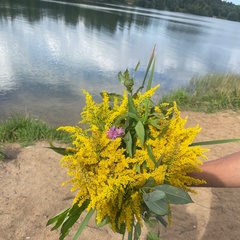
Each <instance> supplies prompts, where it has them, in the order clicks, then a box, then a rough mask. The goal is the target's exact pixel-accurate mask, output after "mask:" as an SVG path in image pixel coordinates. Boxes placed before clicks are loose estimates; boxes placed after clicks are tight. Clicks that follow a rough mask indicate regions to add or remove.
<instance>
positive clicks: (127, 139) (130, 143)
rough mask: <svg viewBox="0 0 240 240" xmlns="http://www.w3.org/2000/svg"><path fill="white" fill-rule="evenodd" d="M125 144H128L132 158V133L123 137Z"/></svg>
mask: <svg viewBox="0 0 240 240" xmlns="http://www.w3.org/2000/svg"><path fill="white" fill-rule="evenodd" d="M123 140H124V142H125V143H126V150H127V153H128V154H129V156H130V157H132V156H133V151H132V136H131V133H130V132H129V131H128V132H127V133H126V134H125V136H124V137H123Z"/></svg>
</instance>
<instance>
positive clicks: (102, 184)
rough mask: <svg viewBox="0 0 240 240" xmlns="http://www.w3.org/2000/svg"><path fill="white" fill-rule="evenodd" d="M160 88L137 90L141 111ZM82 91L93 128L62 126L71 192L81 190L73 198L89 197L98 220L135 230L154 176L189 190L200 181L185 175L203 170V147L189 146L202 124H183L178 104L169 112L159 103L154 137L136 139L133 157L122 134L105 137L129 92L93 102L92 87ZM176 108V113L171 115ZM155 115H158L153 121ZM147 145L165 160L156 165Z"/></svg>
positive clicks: (85, 112) (85, 119) (87, 119)
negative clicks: (145, 188)
mask: <svg viewBox="0 0 240 240" xmlns="http://www.w3.org/2000/svg"><path fill="white" fill-rule="evenodd" d="M156 89H157V87H155V88H153V89H151V90H149V91H148V92H147V93H145V94H138V97H137V98H136V100H134V101H135V102H134V104H135V107H136V109H137V111H138V112H139V115H141V114H142V113H143V112H144V104H143V103H144V101H145V100H150V98H151V96H152V95H153V94H154V91H155V90H156ZM84 93H85V94H86V106H85V107H84V109H83V111H82V114H81V116H82V121H81V122H80V123H84V124H88V125H89V127H86V129H83V128H80V127H60V128H59V129H61V130H65V131H67V132H69V133H70V134H71V135H72V138H73V147H72V148H69V152H70V154H69V155H66V156H64V157H63V158H62V160H61V163H62V166H63V167H66V168H68V174H69V176H71V180H70V181H68V182H71V183H72V184H73V185H72V191H76V190H77V191H78V192H77V194H76V197H75V200H74V202H79V205H81V204H82V203H83V202H84V201H85V200H87V199H89V200H90V204H89V206H88V210H90V209H95V210H96V213H97V215H96V219H97V222H98V223H100V222H101V221H102V220H103V219H104V218H106V217H107V218H108V219H109V222H110V223H111V225H112V229H113V230H114V231H116V230H117V229H119V228H120V227H121V225H122V224H125V225H126V227H127V230H128V231H131V224H132V221H133V219H135V218H136V219H137V221H138V222H139V223H140V224H141V214H142V209H141V204H142V202H143V200H142V193H141V188H142V187H143V186H144V184H145V183H146V181H147V179H149V178H150V177H152V178H154V180H155V183H156V184H157V185H159V184H163V183H170V184H171V185H174V186H177V187H181V188H183V189H187V190H189V189H188V188H187V186H189V185H192V184H199V183H202V182H201V181H200V180H196V179H193V178H191V177H189V176H188V175H187V173H189V172H192V171H197V170H199V168H198V165H199V164H201V161H200V160H199V158H200V157H204V155H203V152H204V149H202V148H201V147H191V146H190V145H191V143H192V142H193V140H194V138H195V136H196V135H197V134H198V133H199V131H200V129H199V127H198V126H196V127H195V128H187V129H186V128H185V123H186V119H181V117H180V113H179V111H178V109H177V106H176V104H175V105H174V106H173V107H172V108H169V110H168V112H167V114H165V115H164V114H163V113H162V112H161V108H160V107H156V108H155V112H156V114H157V115H158V119H159V122H158V127H157V126H153V125H151V123H150V122H149V123H148V127H149V129H150V133H149V134H150V136H151V137H149V138H148V140H147V141H146V144H144V146H142V145H141V144H140V142H139V141H137V142H136V151H135V153H134V155H133V157H129V156H128V154H127V152H126V149H125V148H124V147H123V146H124V145H123V144H122V138H119V137H118V138H116V139H114V140H112V139H109V138H108V136H107V131H108V130H109V128H110V127H112V125H113V123H114V122H115V121H116V119H118V118H119V117H120V116H123V115H124V114H126V113H127V112H128V97H127V93H126V92H125V93H124V95H123V99H121V101H119V99H117V98H116V97H115V98H114V102H113V103H110V101H109V97H108V94H107V93H103V101H102V102H101V103H95V102H94V101H93V99H92V96H91V95H90V94H89V93H88V92H86V91H84ZM172 113H173V114H174V117H172V118H171V117H170V115H171V114H172ZM154 118H156V116H153V119H152V120H154ZM148 146H149V147H151V149H152V153H153V156H154V158H155V159H156V160H157V161H158V160H159V161H161V164H159V166H157V167H156V165H155V164H154V162H153V161H152V159H151V158H150V157H149V153H148V151H147V147H148Z"/></svg>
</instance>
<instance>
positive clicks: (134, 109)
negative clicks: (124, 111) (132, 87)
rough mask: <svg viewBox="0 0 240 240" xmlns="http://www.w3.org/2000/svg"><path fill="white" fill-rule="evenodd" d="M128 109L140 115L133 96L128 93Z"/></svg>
mask: <svg viewBox="0 0 240 240" xmlns="http://www.w3.org/2000/svg"><path fill="white" fill-rule="evenodd" d="M128 111H129V113H134V114H135V115H137V116H138V113H137V109H136V108H135V105H134V102H133V99H132V96H131V95H129V94H128Z"/></svg>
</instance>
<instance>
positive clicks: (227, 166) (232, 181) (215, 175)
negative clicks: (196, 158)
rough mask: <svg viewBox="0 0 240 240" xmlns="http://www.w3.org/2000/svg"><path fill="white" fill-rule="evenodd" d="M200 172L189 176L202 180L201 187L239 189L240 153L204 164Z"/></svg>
mask: <svg viewBox="0 0 240 240" xmlns="http://www.w3.org/2000/svg"><path fill="white" fill-rule="evenodd" d="M200 168H201V169H202V172H194V173H191V174H190V175H191V176H192V177H194V178H198V179H204V180H205V181H206V182H207V184H204V185H202V186H203V187H204V186H205V187H229V188H233V187H240V152H236V153H233V154H230V155H227V156H224V157H221V158H218V159H216V160H213V161H207V162H204V163H203V165H201V166H200Z"/></svg>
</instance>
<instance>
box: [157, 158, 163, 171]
mask: <svg viewBox="0 0 240 240" xmlns="http://www.w3.org/2000/svg"><path fill="white" fill-rule="evenodd" d="M162 159H163V155H161V156H160V158H159V159H158V161H157V163H156V167H157V168H158V167H159V166H160V165H161V163H162Z"/></svg>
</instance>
